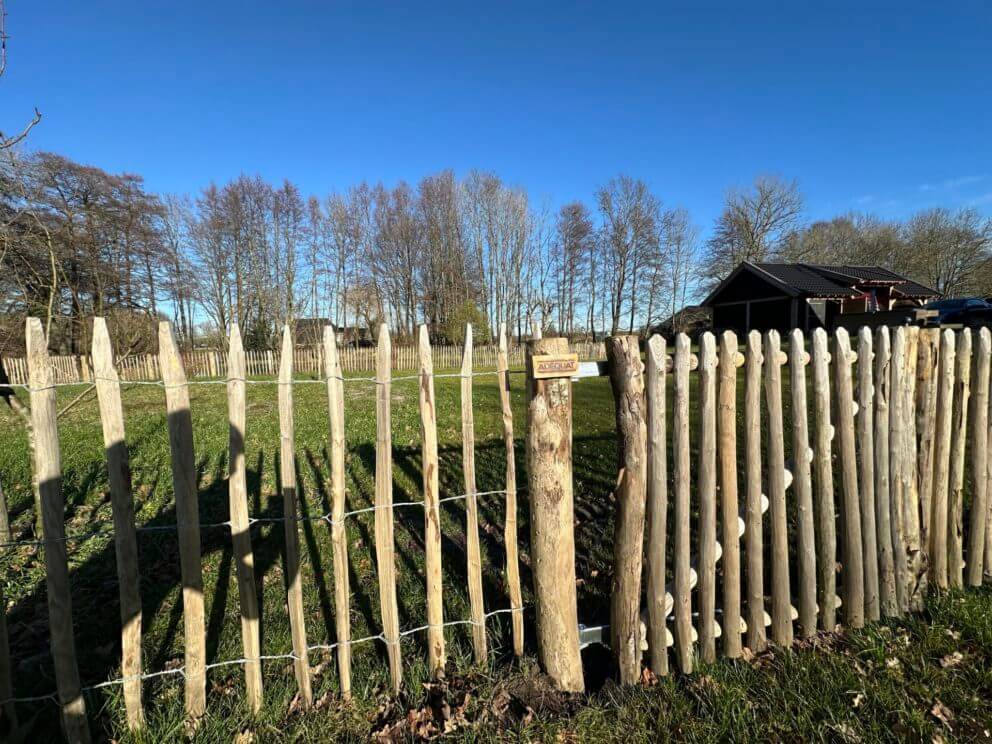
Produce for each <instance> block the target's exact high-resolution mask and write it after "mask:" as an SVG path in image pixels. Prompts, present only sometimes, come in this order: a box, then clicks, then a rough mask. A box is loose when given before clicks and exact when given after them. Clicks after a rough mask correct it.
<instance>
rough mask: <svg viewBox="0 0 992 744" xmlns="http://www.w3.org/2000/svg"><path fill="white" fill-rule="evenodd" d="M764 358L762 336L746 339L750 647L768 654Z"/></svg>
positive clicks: (755, 334) (756, 334)
mask: <svg viewBox="0 0 992 744" xmlns="http://www.w3.org/2000/svg"><path fill="white" fill-rule="evenodd" d="M763 361H764V357H763V356H762V351H761V334H760V333H759V332H758V331H751V332H750V333H749V334H748V335H747V353H746V354H745V362H744V386H745V387H744V443H745V458H744V460H745V478H746V481H747V492H746V495H745V500H746V506H745V522H746V525H745V530H744V552H745V556H746V558H747V645H748V647H749V648H750V649H751V650H752V651H753V652H755V653H760V652H762V651H764V650H765V648H766V647H767V645H768V640H767V638H766V633H765V573H764V558H763V555H764V544H763V542H764V538H763V530H762V524H761V522H762V519H761V516H762V513H763V509H762V504H761V501H762V492H761V379H762V374H761V372H762V370H761V367H762V363H763Z"/></svg>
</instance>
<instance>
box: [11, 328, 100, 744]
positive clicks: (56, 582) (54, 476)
mask: <svg viewBox="0 0 992 744" xmlns="http://www.w3.org/2000/svg"><path fill="white" fill-rule="evenodd" d="M26 326H27V327H26V329H25V331H26V332H25V335H26V337H27V354H28V356H27V361H28V384H29V385H30V387H31V391H30V397H31V427H32V430H33V432H34V437H35V439H34V442H35V450H34V472H35V476H36V478H37V483H38V490H39V493H40V494H41V519H42V524H43V527H44V535H45V544H44V551H45V585H46V586H45V588H46V594H47V596H48V624H49V628H50V635H51V652H52V661H53V662H54V664H55V683H56V687H57V688H58V698H59V703H60V705H61V708H62V728H63V731H64V733H65V737H66V739H68V740H69V741H70V742H88V741H89V740H90V730H89V725H88V724H87V722H86V704H85V702H84V700H83V694H82V692H81V690H80V684H79V667H78V666H77V664H76V643H75V640H74V638H73V634H72V596H71V594H70V591H69V565H68V557H67V556H66V543H65V516H64V515H65V501H64V500H63V498H62V455H61V450H60V448H59V431H58V422H57V418H58V409H57V408H56V400H55V388H54V387H53V386H54V384H55V379H54V370H53V369H52V363H51V360H50V358H49V356H48V339H47V338H46V337H45V332H44V330H43V329H42V327H41V321H40V320H39V319H38V318H28V319H27V324H26Z"/></svg>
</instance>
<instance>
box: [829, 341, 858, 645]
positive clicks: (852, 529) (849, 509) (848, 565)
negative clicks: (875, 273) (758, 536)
mask: <svg viewBox="0 0 992 744" xmlns="http://www.w3.org/2000/svg"><path fill="white" fill-rule="evenodd" d="M853 362H854V355H853V354H852V352H851V340H850V338H849V336H848V334H847V330H846V329H844V328H838V329H837V330H836V331H834V373H835V377H836V382H837V387H836V391H837V400H836V410H837V416H836V421H837V424H836V426H837V434H838V453H837V455H838V460H839V461H840V466H841V484H842V486H843V490H844V500H843V501H842V502H841V503H842V504H843V509H842V510H841V523H842V524H843V526H844V541H843V543H842V545H843V573H842V576H843V579H844V606H845V610H846V612H845V614H844V617H845V618H846V619H847V623H848V625H850V626H851V627H852V628H860V627H862V626H863V625H864V624H865V569H864V552H863V548H862V544H861V504H860V494H859V493H858V472H857V460H856V458H857V454H856V452H855V447H856V445H855V441H854V390H853V385H852V382H851V364H852V363H853Z"/></svg>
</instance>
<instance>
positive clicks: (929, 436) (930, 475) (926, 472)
mask: <svg viewBox="0 0 992 744" xmlns="http://www.w3.org/2000/svg"><path fill="white" fill-rule="evenodd" d="M916 336H917V339H918V340H917V353H916V354H915V355H914V358H915V359H916V375H915V380H916V400H915V405H916V410H915V414H914V417H913V421H915V423H916V434H917V435H918V437H919V439H918V440H917V439H916V437H914V438H913V441H914V443H916V442H917V441H918V442H919V444H918V447H919V450H918V451H919V458H918V459H917V458H915V457H914V458H913V468H914V472H913V476H912V480H911V486H912V487H913V488H915V492H916V493H917V494H918V498H919V506H920V512H921V514H920V540H921V544H922V549H923V550H924V551H925V554H926V555H928V556H929V555H930V554H931V553H932V552H933V543H932V538H931V535H930V528H931V526H932V524H933V495H934V469H935V466H936V460H935V459H934V458H935V456H936V446H937V439H936V434H937V429H936V426H937V410H936V409H937V396H938V394H939V393H938V388H939V387H940V386H939V382H938V375H939V367H940V354H939V349H940V331H939V330H937V329H936V328H927V329H923V330H918V331H917V334H916ZM952 375H953V370H952ZM949 415H950V412H948V416H949ZM932 565H933V564H932V558H931V560H930V561H928V562H927V565H926V568H927V570H928V569H929V568H931V567H932Z"/></svg>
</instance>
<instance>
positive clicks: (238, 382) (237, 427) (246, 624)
mask: <svg viewBox="0 0 992 744" xmlns="http://www.w3.org/2000/svg"><path fill="white" fill-rule="evenodd" d="M246 376H247V370H246V365H245V350H244V345H243V343H242V341H241V331H240V329H239V328H238V324H237V323H232V324H231V336H230V342H229V343H228V363H227V422H228V463H229V464H228V467H229V468H230V472H229V476H228V480H227V488H228V494H227V495H228V509H229V510H230V515H231V546H232V548H233V549H234V560H235V569H236V573H237V577H238V597H239V599H240V602H241V644H242V646H243V647H244V653H245V659H247V662H246V663H245V691H246V693H247V696H248V707H249V708H250V709H251V711H252V712H253V713H257V712H258V711H259V710H260V709H261V707H262V663H261V661H260V660H259V656H260V654H261V639H260V636H259V616H258V597H257V596H256V595H255V554H254V553H253V552H252V549H251V528H250V525H249V520H248V482H247V475H246V469H245V377H246Z"/></svg>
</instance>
